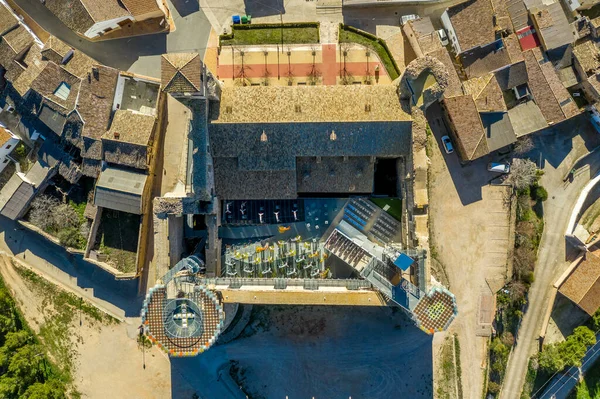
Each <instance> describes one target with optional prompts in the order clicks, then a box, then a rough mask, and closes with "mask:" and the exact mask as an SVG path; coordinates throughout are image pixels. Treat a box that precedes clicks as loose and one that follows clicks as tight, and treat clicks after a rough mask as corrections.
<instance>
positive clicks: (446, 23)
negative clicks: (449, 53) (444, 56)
mask: <svg viewBox="0 0 600 399" xmlns="http://www.w3.org/2000/svg"><path fill="white" fill-rule="evenodd" d="M442 25H443V26H444V28H445V29H446V32H448V39H450V44H452V48H453V49H454V51H455V52H456V54H460V53H461V49H460V44H458V39H457V37H456V32H455V31H454V26H452V22H450V16H449V15H448V10H446V11H444V13H443V14H442Z"/></svg>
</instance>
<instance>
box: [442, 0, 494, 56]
mask: <svg viewBox="0 0 600 399" xmlns="http://www.w3.org/2000/svg"><path fill="white" fill-rule="evenodd" d="M448 16H449V17H450V21H451V22H452V26H453V27H454V31H455V32H456V38H457V39H458V43H459V45H460V49H461V51H466V50H469V49H471V48H473V47H477V46H481V45H484V44H488V43H491V42H493V41H494V40H496V32H495V30H494V9H493V7H492V2H491V1H490V0H468V1H466V2H464V3H461V4H458V5H455V6H453V7H450V8H448Z"/></svg>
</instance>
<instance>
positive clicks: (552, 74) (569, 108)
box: [540, 62, 579, 119]
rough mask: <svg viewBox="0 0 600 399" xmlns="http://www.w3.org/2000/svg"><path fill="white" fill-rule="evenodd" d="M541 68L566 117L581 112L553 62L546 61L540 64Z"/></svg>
mask: <svg viewBox="0 0 600 399" xmlns="http://www.w3.org/2000/svg"><path fill="white" fill-rule="evenodd" d="M540 68H542V72H543V73H544V76H545V77H546V81H547V82H548V84H549V85H550V89H551V90H552V93H554V97H555V98H556V101H557V102H558V104H559V105H560V108H561V109H562V112H563V113H564V114H565V117H566V118H567V119H568V118H571V117H573V116H575V115H577V114H579V108H578V107H577V104H575V101H574V100H573V98H572V97H571V95H570V94H569V92H568V91H567V89H566V88H565V86H563V84H562V82H561V81H560V77H559V76H558V74H557V73H556V69H554V66H553V65H552V63H551V62H546V63H544V64H542V65H540Z"/></svg>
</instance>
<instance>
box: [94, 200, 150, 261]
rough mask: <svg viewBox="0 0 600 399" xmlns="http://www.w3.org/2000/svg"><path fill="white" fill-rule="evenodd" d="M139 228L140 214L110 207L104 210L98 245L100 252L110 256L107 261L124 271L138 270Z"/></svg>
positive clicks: (97, 239)
mask: <svg viewBox="0 0 600 399" xmlns="http://www.w3.org/2000/svg"><path fill="white" fill-rule="evenodd" d="M139 229H140V216H139V215H134V214H132V213H126V212H119V211H113V210H109V209H105V210H104V211H103V212H102V218H101V220H100V227H99V228H98V235H97V237H96V242H97V243H99V244H97V247H98V245H99V250H100V252H101V253H103V254H105V255H107V256H108V259H107V263H109V264H113V265H114V266H115V267H116V268H117V269H118V270H120V271H122V272H123V273H130V272H135V271H136V264H135V258H136V254H137V247H138V234H139Z"/></svg>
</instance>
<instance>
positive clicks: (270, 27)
mask: <svg viewBox="0 0 600 399" xmlns="http://www.w3.org/2000/svg"><path fill="white" fill-rule="evenodd" d="M282 30H283V38H284V40H283V42H284V44H312V43H319V33H320V32H319V23H318V22H289V23H284V24H248V25H232V27H231V33H228V34H223V35H221V36H219V46H223V45H261V44H281V31H282ZM236 32H237V35H236ZM227 42H230V43H227Z"/></svg>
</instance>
